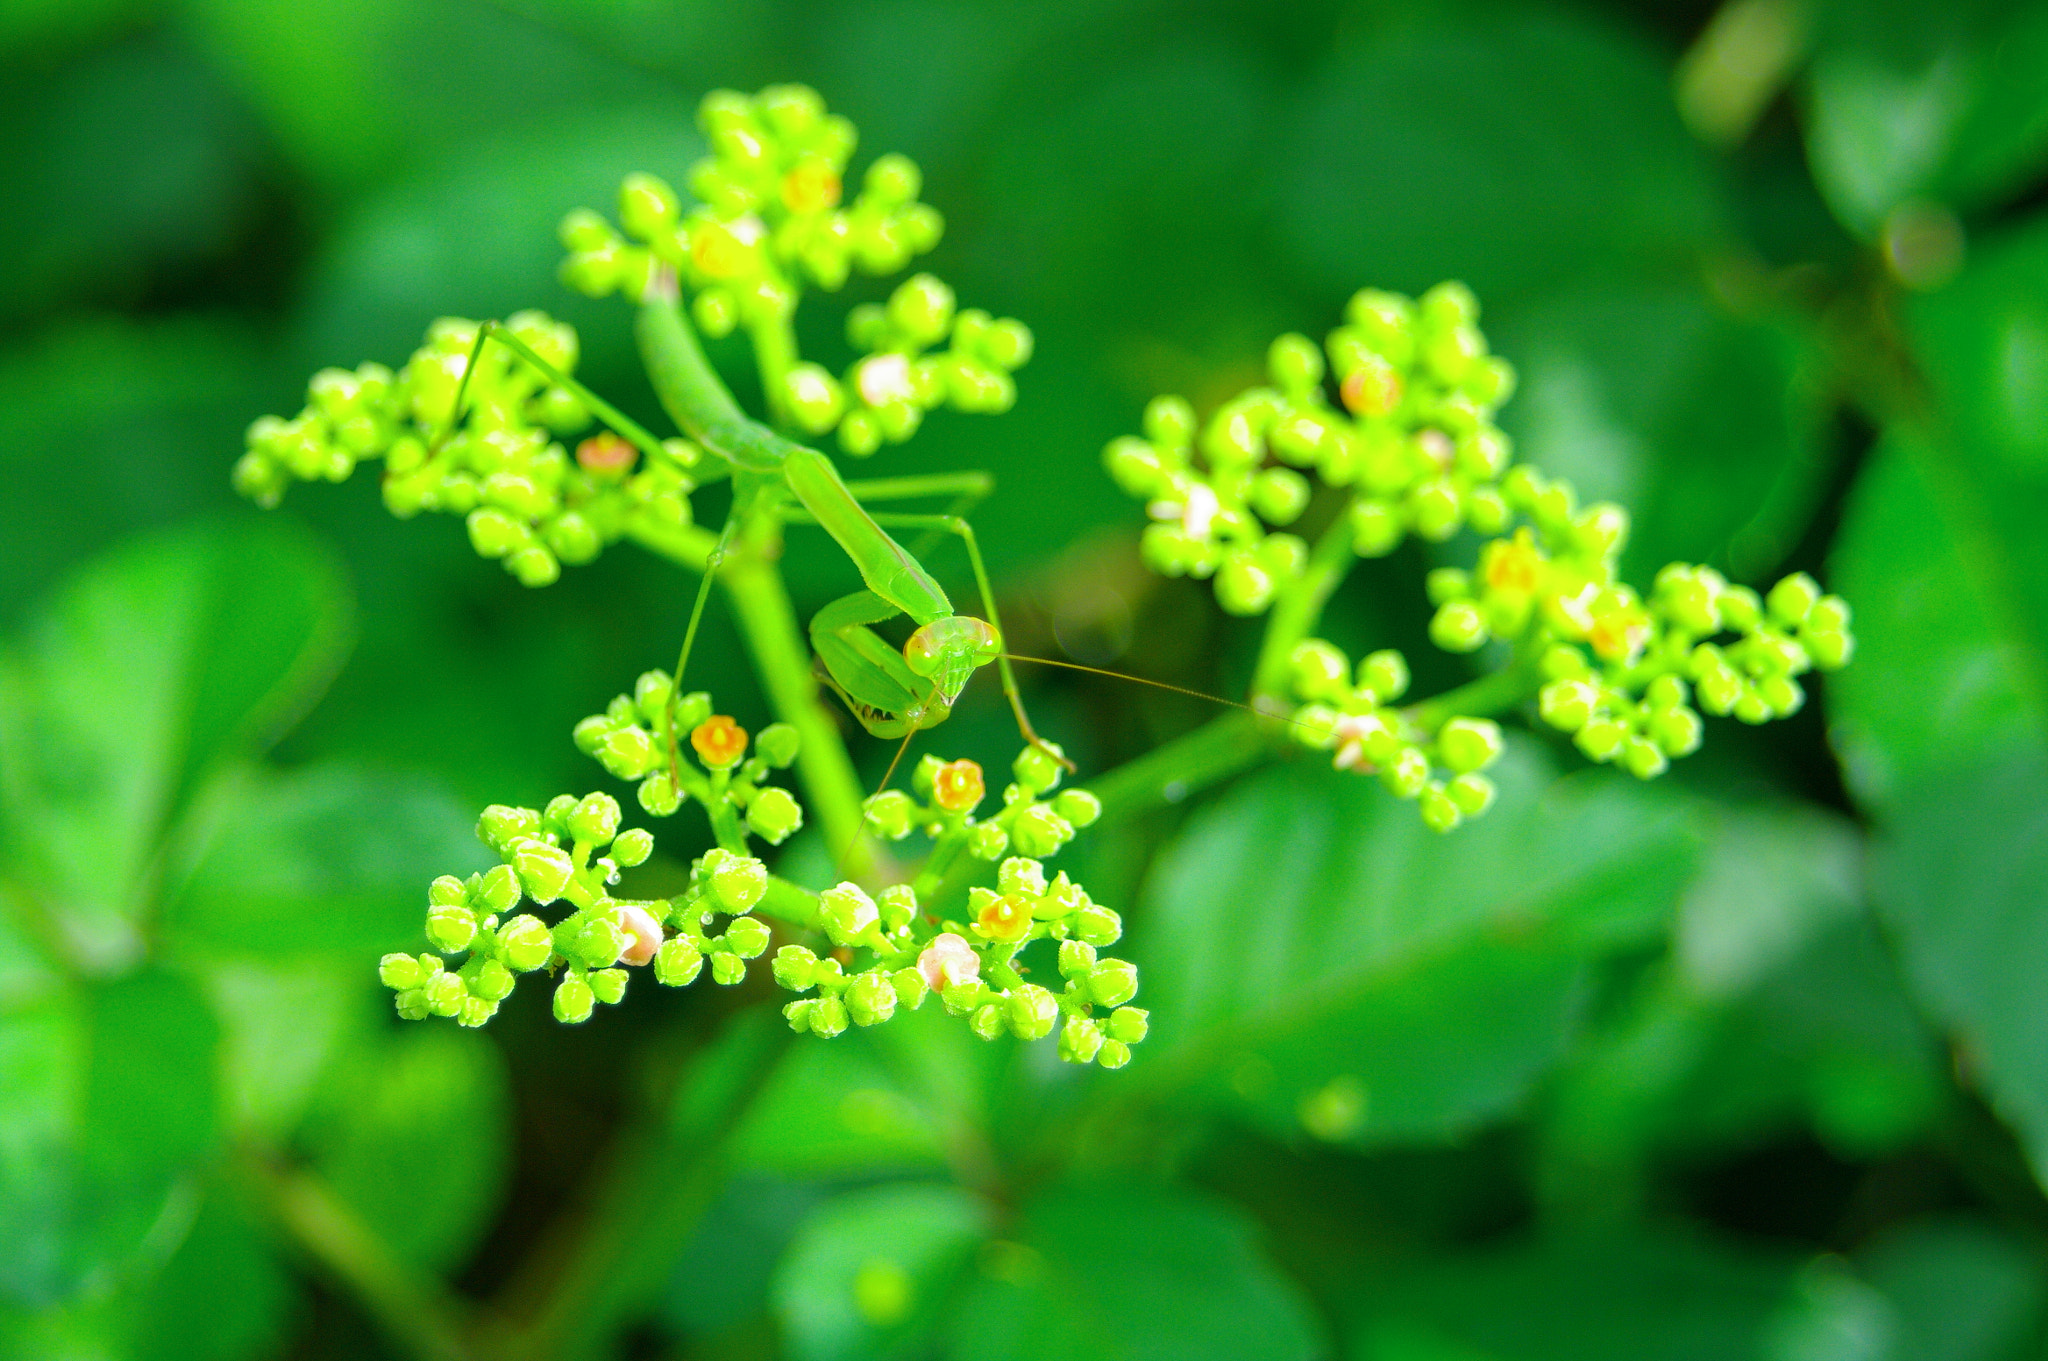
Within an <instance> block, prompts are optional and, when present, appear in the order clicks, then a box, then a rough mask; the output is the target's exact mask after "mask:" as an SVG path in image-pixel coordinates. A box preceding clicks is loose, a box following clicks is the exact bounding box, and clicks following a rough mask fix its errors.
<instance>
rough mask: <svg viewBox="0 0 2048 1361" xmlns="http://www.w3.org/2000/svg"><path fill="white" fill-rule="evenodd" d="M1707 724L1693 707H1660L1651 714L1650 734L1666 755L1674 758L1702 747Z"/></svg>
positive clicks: (1651, 738) (1689, 753) (1687, 754)
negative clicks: (1701, 742)
mask: <svg viewBox="0 0 2048 1361" xmlns="http://www.w3.org/2000/svg"><path fill="white" fill-rule="evenodd" d="M1705 727H1706V725H1705V724H1703V723H1702V722H1701V721H1700V716H1699V715H1698V714H1696V713H1694V712H1693V711H1692V710H1691V709H1687V708H1680V707H1675V706H1674V707H1672V708H1668V709H1658V710H1656V711H1655V712H1653V713H1652V714H1651V715H1650V721H1649V736H1650V740H1651V741H1653V742H1655V743H1656V744H1657V746H1658V748H1659V749H1661V750H1662V751H1663V753H1664V754H1665V755H1666V756H1669V757H1671V758H1673V759H1674V760H1675V759H1677V758H1678V757H1681V756H1690V755H1692V754H1693V753H1694V752H1696V751H1698V750H1699V749H1700V741H1701V738H1702V737H1703V736H1704V733H1705Z"/></svg>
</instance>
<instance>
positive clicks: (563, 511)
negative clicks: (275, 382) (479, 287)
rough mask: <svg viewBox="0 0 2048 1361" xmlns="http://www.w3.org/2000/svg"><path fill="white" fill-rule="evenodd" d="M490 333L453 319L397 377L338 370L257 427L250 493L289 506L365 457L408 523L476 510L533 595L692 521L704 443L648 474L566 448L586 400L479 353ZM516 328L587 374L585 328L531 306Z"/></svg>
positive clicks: (615, 453) (605, 453)
mask: <svg viewBox="0 0 2048 1361" xmlns="http://www.w3.org/2000/svg"><path fill="white" fill-rule="evenodd" d="M477 329H478V324H477V323H476V322H474V321H468V320H464V319H463V318H460V317H443V318H441V319H440V320H439V321H437V322H435V323H434V325H433V326H432V327H431V328H430V329H429V330H428V332H427V338H426V343H425V344H424V345H422V346H421V347H420V348H419V349H418V350H416V351H414V352H413V355H412V358H411V359H409V360H408V361H407V362H406V364H405V366H404V367H403V368H402V369H400V370H399V372H398V373H397V374H395V375H394V374H393V373H392V372H391V370H389V369H387V368H385V367H384V366H383V365H381V364H364V365H363V366H361V367H360V368H357V369H355V370H353V371H351V370H347V369H322V370H321V371H320V372H319V373H317V374H315V375H313V380H312V382H311V384H310V385H309V386H308V388H307V400H306V407H305V409H304V410H302V411H301V412H300V413H299V414H298V415H297V416H294V417H293V418H292V419H290V420H284V419H282V418H280V417H277V416H265V417H263V418H262V419H260V420H258V421H257V422H256V423H255V424H254V425H252V426H250V427H249V434H248V452H246V453H245V454H243V455H242V458H241V461H240V462H238V463H237V464H236V465H235V471H234V483H235V487H236V489H237V490H239V491H240V492H241V493H242V494H243V495H244V496H247V497H249V498H251V499H252V500H254V501H256V502H258V503H259V504H261V505H264V506H274V505H276V504H277V502H278V500H279V499H280V498H282V496H283V495H284V491H285V488H286V487H287V486H289V485H290V483H291V482H292V481H293V480H295V479H296V480H299V481H312V480H315V479H324V480H327V481H331V482H340V481H342V480H344V479H346V478H347V477H348V476H349V475H350V474H351V473H352V472H353V471H354V470H355V466H356V464H357V463H358V462H360V461H362V460H364V459H371V458H381V459H383V460H384V503H385V505H387V506H388V507H390V509H391V511H392V513H393V514H395V515H397V516H399V517H400V518H401V519H403V518H409V517H411V516H413V515H416V514H418V513H419V512H420V511H423V510H428V511H443V512H446V513H448V514H451V515H461V516H464V517H465V518H466V519H467V522H468V526H469V538H470V542H471V544H473V545H474V546H475V548H476V551H477V552H478V553H480V554H482V555H483V556H484V557H487V558H496V559H499V560H500V561H502V562H503V563H504V565H505V569H506V570H507V571H509V572H510V573H512V575H513V576H515V577H517V578H519V580H520V581H522V582H524V583H526V584H527V585H529V586H545V585H548V584H549V583H551V582H553V581H554V580H555V579H556V578H557V577H559V576H560V575H561V570H562V564H563V563H570V564H579V563H586V562H589V561H590V560H592V559H593V558H595V557H596V556H597V555H598V554H599V553H600V552H602V551H603V550H604V548H605V546H606V545H608V544H610V543H613V542H615V541H617V540H618V539H619V538H620V537H622V536H623V535H625V534H627V533H630V532H635V531H642V532H652V533H657V534H658V533H660V532H662V531H663V530H673V529H675V528H680V527H681V526H684V525H687V524H689V523H690V505H689V500H688V497H689V493H690V492H691V491H693V490H694V489H695V483H694V481H693V480H692V478H691V476H690V474H689V473H687V472H686V471H684V470H685V469H687V468H690V467H692V466H694V465H695V464H696V463H697V461H698V458H699V451H698V450H697V449H696V447H695V446H694V445H691V444H690V443H688V442H687V441H685V440H669V441H667V442H666V443H665V444H664V445H663V446H662V448H663V450H664V451H665V453H666V455H667V457H666V458H664V459H663V460H661V461H660V462H658V463H653V464H651V465H649V466H645V467H641V468H639V469H638V470H637V471H636V469H635V466H634V465H635V463H636V462H638V460H639V453H638V451H637V450H635V449H634V448H633V446H632V445H630V444H628V443H626V441H624V440H623V439H620V438H619V437H618V436H617V435H614V434H611V433H610V432H603V433H600V434H597V435H595V436H593V437H591V438H589V439H586V440H583V441H582V442H581V443H580V444H578V445H577V446H576V450H575V453H574V454H573V455H572V454H571V453H570V452H569V450H568V449H567V448H566V447H565V446H564V444H563V443H562V442H561V438H562V437H564V436H569V435H573V434H575V433H576V432H578V431H581V430H583V429H586V428H587V427H588V426H589V425H590V419H591V418H590V413H589V412H588V411H587V410H585V408H584V406H583V404H582V402H581V401H579V400H578V399H577V397H576V396H575V395H574V394H573V393H571V392H569V391H568V390H567V389H565V388H562V387H558V386H554V385H552V384H550V383H549V382H548V381H547V380H546V379H544V378H543V377H542V376H541V374H540V372H539V370H537V369H536V368H534V366H533V365H531V364H529V363H527V362H526V361H525V360H524V359H522V358H520V357H519V356H517V355H515V354H514V353H513V352H512V351H511V350H510V349H508V348H507V347H505V346H503V345H491V344H486V345H485V346H483V348H482V349H481V351H479V350H478V349H477V345H476V338H477ZM505 330H506V331H507V332H509V333H510V334H511V335H512V336H513V337H515V338H516V339H518V340H519V341H520V342H522V343H523V344H525V345H526V346H527V347H528V348H530V349H531V350H533V351H534V352H535V353H536V354H538V355H540V356H541V358H542V359H544V360H545V361H546V362H547V363H548V364H550V365H551V366H553V367H554V368H555V370H556V371H557V372H559V373H562V374H565V375H566V374H568V373H569V372H571V371H572V370H573V369H574V368H575V366H576V353H577V340H576V333H575V331H574V330H572V329H571V328H570V327H568V326H566V325H563V324H562V323H560V322H556V321H552V320H550V319H549V318H548V317H547V316H545V315H543V314H542V313H539V312H521V313H519V314H517V315H516V316H513V317H512V318H510V319H509V320H508V321H507V322H506V323H505ZM472 356H474V360H475V364H474V372H471V371H470V370H471V360H472ZM465 374H467V376H468V383H467V386H464V382H463V380H464V376H465ZM458 392H460V393H461V395H462V410H461V412H460V413H458V412H457V411H456V409H455V404H456V397H457V393H458ZM458 415H459V417H460V420H459V423H458V420H457V417H458Z"/></svg>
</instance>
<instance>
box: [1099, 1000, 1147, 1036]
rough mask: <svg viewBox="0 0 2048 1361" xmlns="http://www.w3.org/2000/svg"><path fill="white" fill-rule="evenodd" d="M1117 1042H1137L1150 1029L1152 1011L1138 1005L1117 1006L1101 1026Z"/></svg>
mask: <svg viewBox="0 0 2048 1361" xmlns="http://www.w3.org/2000/svg"><path fill="white" fill-rule="evenodd" d="M1103 1028H1104V1029H1106V1030H1107V1031H1108V1032H1109V1038H1111V1039H1113V1040H1115V1041H1117V1042H1118V1043H1119V1044H1138V1043H1140V1042H1142V1041H1143V1040H1144V1038H1145V1036H1146V1035H1147V1034H1149V1033H1150V1032H1151V1029H1152V1013H1151V1012H1149V1011H1145V1010H1142V1009H1141V1008H1138V1007H1118V1008H1117V1009H1116V1010H1115V1011H1113V1012H1111V1013H1110V1014H1109V1021H1108V1022H1107V1023H1106V1025H1105V1026H1104V1027H1103Z"/></svg>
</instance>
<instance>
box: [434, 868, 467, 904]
mask: <svg viewBox="0 0 2048 1361" xmlns="http://www.w3.org/2000/svg"><path fill="white" fill-rule="evenodd" d="M468 900H469V885H467V884H465V883H463V882H462V880H460V879H458V878H456V877H455V876H454V875H452V874H444V875H442V876H441V877H440V878H438V879H436V880H435V881H434V882H433V883H431V884H428V885H427V906H429V907H452V906H455V905H458V904H461V903H464V902H467V901H468Z"/></svg>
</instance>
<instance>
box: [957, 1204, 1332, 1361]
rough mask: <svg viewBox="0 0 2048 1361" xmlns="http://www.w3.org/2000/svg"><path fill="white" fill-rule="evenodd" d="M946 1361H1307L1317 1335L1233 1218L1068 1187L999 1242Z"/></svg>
mask: <svg viewBox="0 0 2048 1361" xmlns="http://www.w3.org/2000/svg"><path fill="white" fill-rule="evenodd" d="M950 1331H951V1333H952V1347H951V1349H950V1350H949V1351H948V1353H947V1354H948V1356H949V1357H950V1358H952V1361H1036V1359H1037V1358H1043V1357H1058V1358H1060V1361H1195V1359H1196V1358H1208V1357H1214V1358H1217V1359H1218V1361H1224V1359H1225V1358H1228V1361H1307V1358H1309V1357H1314V1356H1319V1355H1322V1354H1323V1352H1324V1347H1323V1345H1322V1339H1321V1338H1320V1337H1319V1336H1318V1333H1319V1332H1320V1329H1319V1328H1318V1326H1317V1325H1316V1322H1315V1321H1314V1319H1313V1318H1312V1316H1311V1315H1310V1313H1309V1311H1308V1308H1307V1307H1306V1303H1305V1301H1304V1300H1303V1299H1302V1298H1301V1293H1300V1291H1299V1289H1298V1288H1297V1287H1296V1286H1295V1285H1294V1284H1293V1283H1292V1282H1291V1281H1289V1280H1287V1279H1286V1278H1285V1277H1283V1276H1281V1275H1280V1273H1279V1272H1277V1271H1276V1270H1274V1268H1273V1266H1272V1265H1271V1264H1270V1263H1269V1262H1268V1261H1267V1260H1266V1259H1265V1256H1264V1254H1263V1253H1262V1252H1261V1251H1260V1250H1259V1247H1258V1244H1257V1237H1256V1234H1255V1232H1254V1231H1253V1229H1252V1226H1251V1225H1250V1224H1249V1223H1248V1222H1247V1221H1246V1220H1245V1219H1244V1218H1243V1217H1242V1216H1241V1215H1239V1214H1238V1213H1236V1212H1235V1211H1233V1210H1230V1209H1228V1208H1226V1207H1225V1206H1223V1205H1219V1204H1217V1203H1215V1202H1213V1201H1209V1200H1204V1199H1198V1198H1196V1197H1193V1196H1190V1195H1187V1194H1185V1193H1177V1192H1170V1191H1158V1190H1152V1189H1149V1188H1141V1187H1136V1186H1124V1185H1117V1184H1104V1185H1091V1186H1077V1187H1070V1188H1062V1189H1058V1190H1055V1191H1052V1192H1050V1193H1049V1194H1047V1195H1045V1196H1042V1197H1041V1198H1039V1199H1038V1200H1036V1201H1034V1202H1033V1203H1031V1204H1030V1205H1028V1206H1027V1207H1026V1208H1025V1210H1024V1214H1023V1219H1022V1222H1021V1224H1020V1225H1019V1226H1018V1231H1017V1238H1016V1241H1015V1242H1006V1243H996V1244H991V1245H990V1246H989V1248H988V1249H987V1250H985V1251H984V1253H983V1254H982V1259H981V1275H980V1277H979V1278H978V1279H975V1280H973V1281H972V1282H971V1283H970V1285H969V1286H968V1287H967V1289H966V1291H965V1293H964V1295H963V1297H962V1298H961V1300H960V1303H959V1306H958V1314H957V1315H956V1317H955V1320H954V1322H953V1324H952V1325H951V1328H950Z"/></svg>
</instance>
